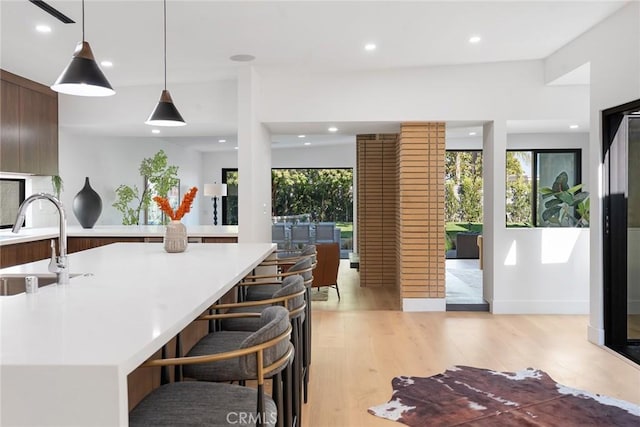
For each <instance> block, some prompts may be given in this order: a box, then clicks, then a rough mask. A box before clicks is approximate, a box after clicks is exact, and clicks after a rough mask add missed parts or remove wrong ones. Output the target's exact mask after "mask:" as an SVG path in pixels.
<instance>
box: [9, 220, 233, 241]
mask: <svg viewBox="0 0 640 427" xmlns="http://www.w3.org/2000/svg"><path fill="white" fill-rule="evenodd" d="M164 230H165V227H164V226H163V225H100V226H96V227H93V228H82V227H80V226H79V225H75V226H73V225H72V226H69V227H68V228H67V236H68V237H162V236H164ZM187 235H188V236H189V237H237V236H238V226H237V225H188V226H187ZM55 237H58V227H40V228H23V229H21V230H20V232H19V233H18V234H14V233H12V232H11V229H5V230H0V246H5V245H13V244H16V243H25V242H33V241H36V240H45V239H53V238H55Z"/></svg>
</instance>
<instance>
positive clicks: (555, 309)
mask: <svg viewBox="0 0 640 427" xmlns="http://www.w3.org/2000/svg"><path fill="white" fill-rule="evenodd" d="M491 312H492V313H493V314H589V301H587V300H585V301H513V300H511V301H506V300H495V299H494V300H493V301H492V302H491Z"/></svg>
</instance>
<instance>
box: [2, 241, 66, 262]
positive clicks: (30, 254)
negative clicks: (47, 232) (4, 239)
mask: <svg viewBox="0 0 640 427" xmlns="http://www.w3.org/2000/svg"><path fill="white" fill-rule="evenodd" d="M55 241H56V248H57V247H58V239H55ZM50 257H51V240H50V239H47V240H36V241H34V242H25V243H16V244H14V245H7V246H2V247H1V248H0V268H5V267H12V266H14V265H20V264H26V263H29V262H34V261H40V260H43V259H48V258H50Z"/></svg>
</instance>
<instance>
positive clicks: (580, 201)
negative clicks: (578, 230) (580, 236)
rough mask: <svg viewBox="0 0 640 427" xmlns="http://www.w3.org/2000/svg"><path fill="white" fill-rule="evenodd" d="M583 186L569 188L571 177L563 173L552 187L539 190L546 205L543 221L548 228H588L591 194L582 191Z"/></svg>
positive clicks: (542, 216)
mask: <svg viewBox="0 0 640 427" xmlns="http://www.w3.org/2000/svg"><path fill="white" fill-rule="evenodd" d="M581 189H582V184H578V185H574V186H573V187H571V188H569V176H568V175H567V173H566V172H561V173H560V174H559V175H558V176H557V177H556V179H555V181H554V182H553V185H552V186H551V187H543V188H541V189H540V190H539V192H540V195H541V197H542V199H543V200H546V202H545V203H544V208H545V209H544V211H542V215H541V218H542V221H543V224H544V225H546V226H552V227H553V226H556V227H588V226H589V206H590V202H589V193H588V192H587V191H580V190H581Z"/></svg>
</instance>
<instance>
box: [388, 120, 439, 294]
mask: <svg viewBox="0 0 640 427" xmlns="http://www.w3.org/2000/svg"><path fill="white" fill-rule="evenodd" d="M397 161H398V163H397V174H398V188H399V191H398V202H397V203H398V210H397V214H396V217H397V219H396V220H397V224H396V226H397V246H396V249H397V252H396V257H395V259H396V261H397V264H398V275H397V277H398V281H399V284H400V296H401V297H402V298H444V297H445V247H444V226H445V224H444V162H445V124H444V123H403V124H402V125H401V129H400V139H399V143H398V149H397Z"/></svg>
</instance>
